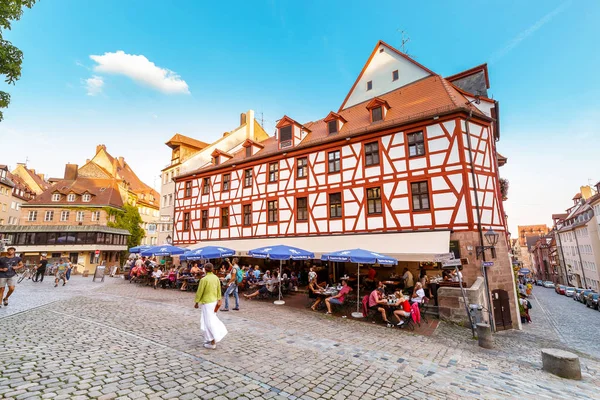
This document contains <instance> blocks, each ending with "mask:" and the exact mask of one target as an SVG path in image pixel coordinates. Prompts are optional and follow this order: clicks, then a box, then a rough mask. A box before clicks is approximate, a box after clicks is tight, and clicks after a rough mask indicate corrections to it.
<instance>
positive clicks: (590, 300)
mask: <svg viewBox="0 0 600 400" xmlns="http://www.w3.org/2000/svg"><path fill="white" fill-rule="evenodd" d="M585 305H586V306H588V307H592V308H593V309H595V310H597V309H598V293H594V292H591V293H589V294H588V295H587V296H586V298H585Z"/></svg>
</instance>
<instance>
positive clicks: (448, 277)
mask: <svg viewBox="0 0 600 400" xmlns="http://www.w3.org/2000/svg"><path fill="white" fill-rule="evenodd" d="M442 278H443V279H444V282H452V273H451V272H450V271H448V270H447V269H445V270H444V272H442Z"/></svg>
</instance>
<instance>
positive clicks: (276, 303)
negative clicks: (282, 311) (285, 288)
mask: <svg viewBox="0 0 600 400" xmlns="http://www.w3.org/2000/svg"><path fill="white" fill-rule="evenodd" d="M281 264H283V260H279V300H275V301H274V302H273V304H275V305H277V306H282V305H284V304H285V301H283V300H281Z"/></svg>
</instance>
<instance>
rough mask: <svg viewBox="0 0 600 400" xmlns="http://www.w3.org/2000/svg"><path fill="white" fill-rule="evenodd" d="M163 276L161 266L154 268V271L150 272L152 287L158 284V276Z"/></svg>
mask: <svg viewBox="0 0 600 400" xmlns="http://www.w3.org/2000/svg"><path fill="white" fill-rule="evenodd" d="M162 276H163V271H162V269H161V268H155V269H154V271H153V272H152V278H154V289H156V286H157V285H158V282H159V281H160V278H162Z"/></svg>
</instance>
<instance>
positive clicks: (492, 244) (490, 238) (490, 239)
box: [477, 227, 500, 259]
mask: <svg viewBox="0 0 600 400" xmlns="http://www.w3.org/2000/svg"><path fill="white" fill-rule="evenodd" d="M483 236H484V237H485V240H486V241H487V243H488V246H477V258H478V259H479V257H480V256H483V254H484V253H485V251H486V250H491V251H492V258H496V245H497V244H498V238H499V237H500V235H499V234H497V233H496V232H494V230H493V229H492V228H491V227H490V229H488V231H487V232H486V233H484V234H483Z"/></svg>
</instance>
